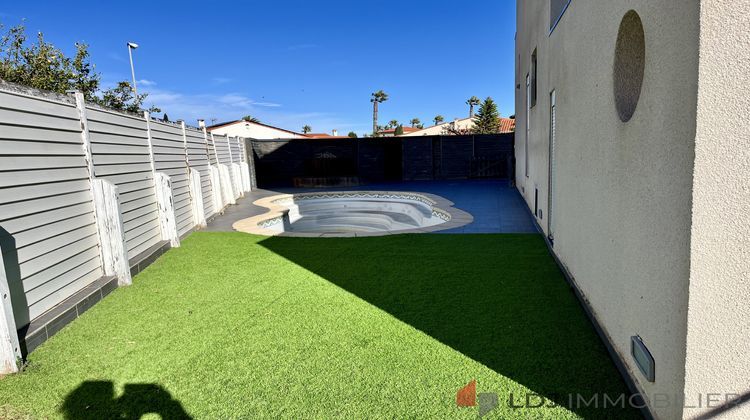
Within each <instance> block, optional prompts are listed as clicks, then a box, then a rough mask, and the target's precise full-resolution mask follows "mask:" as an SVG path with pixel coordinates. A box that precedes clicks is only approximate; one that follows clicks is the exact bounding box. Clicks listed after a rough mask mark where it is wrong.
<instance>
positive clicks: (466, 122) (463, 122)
mask: <svg viewBox="0 0 750 420" xmlns="http://www.w3.org/2000/svg"><path fill="white" fill-rule="evenodd" d="M454 124H455V126H456V127H457V128H458V129H461V130H468V129H471V128H473V127H474V120H473V119H471V118H462V119H459V120H454V121H449V122H445V123H442V124H438V125H433V126H431V127H425V128H424V129H423V130H419V131H415V132H413V133H408V134H406V133H404V135H403V137H414V136H439V135H441V134H445V128H446V127H449V126H451V125H454Z"/></svg>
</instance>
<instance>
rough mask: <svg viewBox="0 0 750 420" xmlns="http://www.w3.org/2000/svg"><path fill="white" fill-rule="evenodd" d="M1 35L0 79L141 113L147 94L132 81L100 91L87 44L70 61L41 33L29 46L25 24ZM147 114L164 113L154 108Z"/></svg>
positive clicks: (1, 27) (97, 74)
mask: <svg viewBox="0 0 750 420" xmlns="http://www.w3.org/2000/svg"><path fill="white" fill-rule="evenodd" d="M0 32H2V36H0V79H3V80H5V81H7V82H11V83H18V84H21V85H24V86H29V87H32V88H35V89H43V90H49V91H52V92H57V93H62V94H64V93H66V92H68V91H70V90H77V91H79V92H81V93H82V94H83V96H84V98H85V99H86V101H88V102H91V103H96V104H99V105H101V106H105V107H109V108H113V109H116V110H120V111H130V112H140V111H141V106H142V105H143V102H144V101H145V100H146V97H147V96H148V94H142V95H136V94H135V92H133V90H132V88H131V86H130V83H129V82H120V83H118V84H117V86H115V87H114V88H111V89H107V90H104V91H101V92H100V91H99V89H100V81H101V76H100V75H99V73H97V72H96V71H95V67H94V65H93V64H91V61H90V59H91V56H90V55H89V51H88V45H86V44H83V43H76V44H75V47H76V54H75V56H74V57H73V58H70V57H67V56H65V54H64V53H63V52H62V50H60V49H59V48H57V47H55V46H54V45H52V44H51V43H49V42H47V41H45V39H44V34H43V33H42V32H39V33H38V34H37V37H36V42H32V43H30V44H29V43H28V42H27V38H26V27H25V26H24V25H23V24H19V25H16V26H13V27H10V28H8V30H7V31H5V30H4V27H3V26H2V25H0ZM148 111H149V112H161V110H160V109H159V108H157V107H155V106H152V107H150V108H149V109H148Z"/></svg>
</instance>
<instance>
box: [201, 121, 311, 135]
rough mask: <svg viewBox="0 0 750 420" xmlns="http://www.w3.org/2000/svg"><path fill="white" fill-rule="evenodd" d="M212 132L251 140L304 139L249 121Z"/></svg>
mask: <svg viewBox="0 0 750 420" xmlns="http://www.w3.org/2000/svg"><path fill="white" fill-rule="evenodd" d="M210 131H211V132H212V133H214V134H218V135H226V134H228V135H229V136H230V137H244V138H251V139H293V138H300V137H304V136H303V135H302V134H299V133H294V132H292V131H287V130H282V129H278V128H275V127H271V126H267V125H263V124H255V123H252V122H248V121H240V122H237V123H232V124H227V125H224V126H220V127H216V128H211V129H210Z"/></svg>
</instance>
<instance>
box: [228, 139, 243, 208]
mask: <svg viewBox="0 0 750 420" xmlns="http://www.w3.org/2000/svg"><path fill="white" fill-rule="evenodd" d="M225 136H226V138H227V152H229V165H228V166H227V169H228V170H229V171H231V176H230V177H229V181H230V183H229V184H230V186H231V187H232V200H231V203H232V204H235V203H236V200H237V199H238V198H239V197H240V196H241V193H240V189H239V187H238V185H237V181H238V175H239V174H238V173H237V169H239V168H237V167H236V166H235V165H234V158H233V157H232V142H231V141H229V134H226V135H225Z"/></svg>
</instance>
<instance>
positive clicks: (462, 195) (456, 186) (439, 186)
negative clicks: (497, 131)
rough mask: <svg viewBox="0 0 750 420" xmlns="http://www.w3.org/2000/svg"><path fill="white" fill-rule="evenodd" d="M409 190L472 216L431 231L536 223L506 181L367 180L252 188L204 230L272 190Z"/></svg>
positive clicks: (512, 229) (510, 229) (520, 229)
mask: <svg viewBox="0 0 750 420" xmlns="http://www.w3.org/2000/svg"><path fill="white" fill-rule="evenodd" d="M357 190H369V191H379V190H383V191H412V192H425V193H431V194H436V195H439V196H442V197H444V198H447V199H448V200H451V201H453V202H454V203H455V204H454V206H455V207H456V208H459V209H461V210H464V211H467V212H469V213H471V215H472V216H474V222H472V223H470V224H468V225H466V226H462V227H459V228H456V229H450V230H444V231H439V232H435V233H535V232H537V229H536V226H535V224H534V221H533V219H532V215H531V212H529V210H528V208H527V207H526V205H525V204H524V201H523V198H521V195H520V194H519V193H518V190H516V189H515V188H514V187H512V186H511V185H510V183H509V182H508V181H497V180H470V181H415V182H396V183H387V184H370V185H364V186H359V187H340V188H278V189H273V190H261V189H259V190H255V191H253V192H251V193H249V194H248V195H246V196H245V197H244V198H241V199H239V200H238V201H237V205H235V206H230V207H228V208H227V209H226V211H225V212H224V214H223V215H221V216H218V217H216V218H215V219H214V220H213V221H212V222H211V223H210V224H209V225H208V228H206V230H208V231H231V230H232V224H233V223H234V222H236V221H237V220H240V219H244V218H247V217H252V216H256V215H259V214H262V213H265V212H266V211H267V209H266V208H264V207H259V206H256V205H254V204H253V202H254V201H255V200H257V199H259V198H263V197H268V196H271V195H276V194H287V193H297V192H309V191H357Z"/></svg>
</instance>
